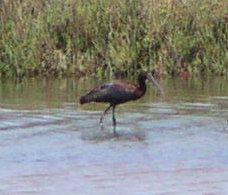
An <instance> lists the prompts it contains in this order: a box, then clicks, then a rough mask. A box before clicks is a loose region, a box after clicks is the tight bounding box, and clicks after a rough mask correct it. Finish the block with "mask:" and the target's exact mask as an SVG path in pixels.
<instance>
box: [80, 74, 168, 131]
mask: <svg viewBox="0 0 228 195" xmlns="http://www.w3.org/2000/svg"><path fill="white" fill-rule="evenodd" d="M152 74H154V72H153V73H152V72H150V71H141V72H140V73H139V74H138V84H135V83H133V82H130V81H125V80H117V81H113V82H109V83H102V84H100V85H99V86H98V87H95V88H94V89H92V90H91V91H90V92H88V93H87V94H85V95H83V96H81V97H80V104H86V103H89V102H100V103H109V106H108V107H107V108H106V109H105V110H104V112H103V113H102V114H101V117H100V126H101V127H103V118H104V116H105V114H106V113H107V112H108V111H109V110H110V109H111V108H112V121H113V133H114V134H115V135H117V133H116V117H115V109H116V106H117V105H119V104H123V103H125V102H128V101H133V100H138V99H139V98H141V97H142V96H143V95H144V94H145V93H146V80H147V79H148V80H150V81H151V83H152V84H153V85H154V86H155V88H156V89H157V95H164V92H163V90H162V88H161V87H160V85H159V84H158V83H157V81H156V80H155V79H154V77H153V75H152Z"/></svg>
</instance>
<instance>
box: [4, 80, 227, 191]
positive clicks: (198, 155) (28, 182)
mask: <svg viewBox="0 0 228 195" xmlns="http://www.w3.org/2000/svg"><path fill="white" fill-rule="evenodd" d="M100 82H101V81H100V80H99V79H81V80H76V79H74V78H69V79H28V80H23V81H22V82H20V83H15V82H13V81H1V82H0V154H1V155H0V167H1V169H0V194H63V193H64V194H104V195H106V194H111V195H112V194H113V195H115V194H228V187H227V186H228V150H227V148H228V81H227V80H226V78H216V77H212V78H207V79H202V78H192V79H189V80H182V79H171V78H167V79H161V80H160V81H159V82H160V83H161V85H162V87H163V88H164V91H165V92H166V96H165V97H164V98H160V97H156V96H155V93H154V90H153V88H152V87H151V86H148V92H147V94H146V95H145V97H143V98H142V99H141V100H139V101H136V102H131V103H128V104H125V105H122V106H119V107H117V109H116V112H117V113H116V118H117V125H118V126H117V132H118V136H117V137H116V136H114V135H113V133H112V121H111V115H110V114H109V115H107V116H106V117H105V120H104V126H105V127H104V129H103V130H101V129H100V127H99V124H98V122H99V117H100V114H101V113H102V112H103V110H104V109H105V108H106V106H107V105H103V104H101V105H100V104H89V105H85V106H84V105H83V106H80V105H79V103H78V99H79V96H80V94H83V93H85V92H86V91H88V90H89V89H91V88H92V87H94V86H96V85H97V84H98V83H100Z"/></svg>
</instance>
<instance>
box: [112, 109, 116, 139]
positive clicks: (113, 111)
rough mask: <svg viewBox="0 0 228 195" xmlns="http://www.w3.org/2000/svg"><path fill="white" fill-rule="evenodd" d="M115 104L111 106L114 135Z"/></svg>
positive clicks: (114, 131)
mask: <svg viewBox="0 0 228 195" xmlns="http://www.w3.org/2000/svg"><path fill="white" fill-rule="evenodd" d="M115 108H116V105H113V106H112V121H113V133H114V134H115V135H116V118H115Z"/></svg>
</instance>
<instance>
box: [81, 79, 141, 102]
mask: <svg viewBox="0 0 228 195" xmlns="http://www.w3.org/2000/svg"><path fill="white" fill-rule="evenodd" d="M141 95H142V92H141V91H140V90H139V89H138V86H137V85H135V84H134V83H131V82H127V81H116V82H112V83H104V84H101V85H100V86H99V87H96V88H95V89H93V90H92V91H90V92H89V93H88V94H86V95H84V96H82V97H81V99H80V103H81V104H83V103H88V102H92V101H94V102H109V103H111V104H120V103H124V102H126V101H130V100H135V99H138V98H139V97H141Z"/></svg>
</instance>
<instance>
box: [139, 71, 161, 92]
mask: <svg viewBox="0 0 228 195" xmlns="http://www.w3.org/2000/svg"><path fill="white" fill-rule="evenodd" d="M154 74H155V71H142V72H140V74H139V77H138V80H139V81H140V80H141V81H142V80H144V81H145V80H146V79H148V80H149V81H150V82H151V83H152V84H153V86H154V87H155V88H156V94H157V95H162V96H164V91H163V90H162V88H161V87H160V85H159V84H158V82H157V81H156V80H155V78H154V76H153V75H154Z"/></svg>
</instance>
